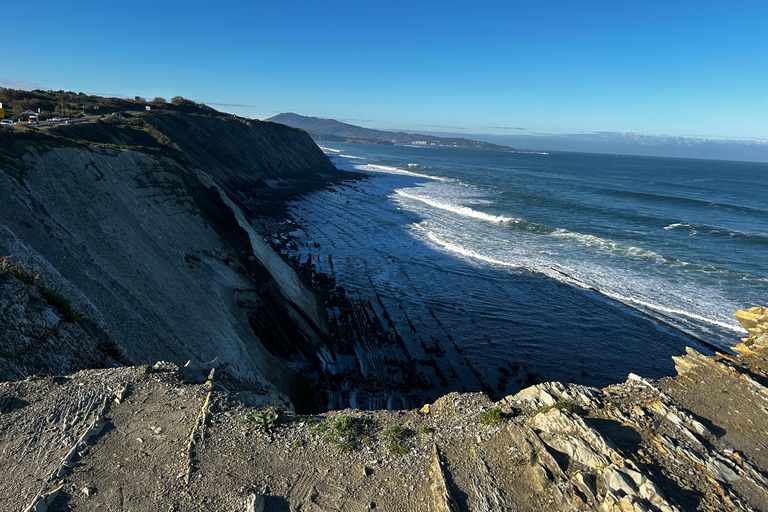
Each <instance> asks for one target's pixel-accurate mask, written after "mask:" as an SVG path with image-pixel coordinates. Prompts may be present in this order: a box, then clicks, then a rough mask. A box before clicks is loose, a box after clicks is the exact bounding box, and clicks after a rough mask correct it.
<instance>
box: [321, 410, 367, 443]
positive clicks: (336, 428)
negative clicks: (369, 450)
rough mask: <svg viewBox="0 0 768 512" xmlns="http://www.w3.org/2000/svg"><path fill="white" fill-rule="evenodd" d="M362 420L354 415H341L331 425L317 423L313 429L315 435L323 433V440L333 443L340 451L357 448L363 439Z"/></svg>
mask: <svg viewBox="0 0 768 512" xmlns="http://www.w3.org/2000/svg"><path fill="white" fill-rule="evenodd" d="M360 427H361V425H360V420H358V419H357V418H354V417H352V416H347V415H344V416H339V417H338V418H336V419H335V420H334V421H333V422H332V423H331V424H330V425H317V426H316V427H314V428H313V429H312V433H313V434H315V435H322V436H323V441H325V442H326V443H329V444H332V445H334V446H335V447H336V449H337V450H339V451H340V452H351V451H352V450H356V449H357V448H358V446H359V443H360V441H361V438H360Z"/></svg>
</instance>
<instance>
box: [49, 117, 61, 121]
mask: <svg viewBox="0 0 768 512" xmlns="http://www.w3.org/2000/svg"><path fill="white" fill-rule="evenodd" d="M50 120H51V121H61V118H60V117H52V118H51V119H50Z"/></svg>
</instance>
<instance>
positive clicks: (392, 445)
mask: <svg viewBox="0 0 768 512" xmlns="http://www.w3.org/2000/svg"><path fill="white" fill-rule="evenodd" d="M407 433H408V431H407V430H406V429H404V428H403V426H402V425H392V426H391V427H387V428H386V429H384V431H383V432H382V433H381V435H382V437H384V439H386V440H387V449H388V450H389V453H391V454H393V455H404V454H406V453H408V452H409V451H410V449H411V447H410V446H408V445H407V444H406V443H405V442H404V441H403V438H404V437H405V436H406V435H407Z"/></svg>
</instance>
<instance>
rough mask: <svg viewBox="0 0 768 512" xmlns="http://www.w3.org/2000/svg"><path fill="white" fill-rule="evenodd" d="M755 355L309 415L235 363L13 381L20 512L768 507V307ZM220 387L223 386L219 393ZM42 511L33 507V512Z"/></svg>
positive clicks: (12, 484)
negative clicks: (194, 376)
mask: <svg viewBox="0 0 768 512" xmlns="http://www.w3.org/2000/svg"><path fill="white" fill-rule="evenodd" d="M739 315H740V316H739V318H740V320H742V323H744V322H745V321H746V322H747V323H748V324H749V325H750V327H749V328H750V330H751V332H752V336H751V337H750V338H749V339H747V341H746V342H745V344H744V345H740V346H739V347H737V351H738V352H739V353H740V355H736V356H732V355H725V354H718V355H716V356H703V355H701V354H699V353H697V352H695V351H693V350H689V351H688V353H687V354H685V355H683V356H680V357H677V358H675V361H676V363H677V367H678V374H677V375H676V376H674V377H665V378H663V379H660V380H657V381H650V380H647V379H644V378H642V377H640V376H637V375H630V376H629V378H628V379H627V381H626V382H624V383H620V384H615V385H612V386H608V387H606V388H604V389H596V388H589V387H584V386H579V385H574V384H560V383H557V382H550V383H544V384H538V385H535V386H532V387H529V388H526V389H524V390H522V391H520V392H519V393H517V394H515V395H511V396H508V397H506V398H504V399H502V400H501V401H499V402H496V403H492V402H491V401H489V400H488V398H487V397H486V396H485V395H482V394H480V393H470V394H458V393H451V394H448V395H446V396H443V397H442V398H439V399H438V400H436V401H434V402H433V403H430V404H427V405H425V406H424V407H422V408H421V410H419V411H416V410H413V411H360V410H344V411H333V412H328V413H325V414H321V415H314V416H307V415H296V414H294V413H292V412H290V411H285V410H281V409H279V408H275V407H271V406H268V405H265V402H266V403H269V400H268V399H266V395H265V393H266V392H267V390H266V389H263V388H261V389H260V388H258V386H253V385H248V386H244V385H243V383H242V382H240V381H238V380H237V379H234V378H233V377H232V375H231V374H230V373H229V371H228V369H227V368H226V367H222V366H218V367H215V365H214V366H204V367H198V368H196V370H197V372H192V373H198V374H199V375H200V377H199V380H198V381H197V382H190V381H189V380H186V381H185V380H183V378H182V377H184V376H185V375H187V376H188V375H190V372H189V369H187V370H185V369H179V368H178V367H177V366H176V365H173V364H170V363H157V364H155V365H153V366H148V365H147V366H143V367H132V368H131V367H125V368H115V369H102V370H88V371H81V372H79V373H76V374H74V375H71V376H68V377H57V378H53V377H51V378H44V379H31V380H26V381H20V382H5V383H2V384H0V411H2V415H0V453H2V457H0V470H2V472H3V475H4V478H3V479H1V480H0V498H2V500H3V503H4V504H6V507H8V509H9V510H22V509H23V510H38V511H39V510H72V509H74V510H78V509H87V510H96V509H100V508H104V509H107V510H109V509H116V510H127V509H130V510H134V511H144V510H146V511H150V510H152V511H153V510H222V511H224V510H228V511H229V510H242V511H255V510H267V511H276V510H286V511H287V510H301V511H304V510H311V511H324V510H328V511H330V510H372V509H376V510H404V511H408V510H414V511H416V510H418V511H441V512H445V511H483V510H487V511H491V510H520V511H541V510H567V511H577V510H600V511H610V512H620V511H621V512H626V511H636V512H640V511H664V512H676V511H681V512H682V511H693V510H705V511H721V510H722V511H726V510H743V511H755V510H768V479H767V478H766V471H767V470H768V442H767V441H766V432H768V414H767V413H766V402H767V401H768V388H766V385H768V374H766V373H765V369H766V368H767V367H768V346H766V344H765V341H766V333H767V332H768V321H766V310H765V308H755V309H753V310H750V311H749V312H740V313H739ZM202 380H205V382H202ZM24 507H27V508H26V509H25V508H24Z"/></svg>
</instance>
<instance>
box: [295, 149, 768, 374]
mask: <svg viewBox="0 0 768 512" xmlns="http://www.w3.org/2000/svg"><path fill="white" fill-rule="evenodd" d="M322 147H323V149H324V151H325V152H326V154H327V155H328V156H329V157H330V158H331V159H332V160H333V162H334V163H335V164H336V165H337V167H339V168H342V169H349V170H355V171H361V172H364V173H366V174H368V175H369V178H368V179H366V180H362V181H357V182H353V183H348V184H346V185H342V186H336V187H334V188H332V189H329V190H325V191H322V192H318V193H315V194H312V195H310V196H308V197H305V198H303V199H302V200H300V201H297V202H295V203H293V204H292V207H291V209H292V212H293V215H294V217H295V218H296V219H297V221H298V222H299V224H300V225H301V229H300V230H297V232H296V233H295V234H296V235H297V236H298V237H299V241H300V243H299V245H298V248H297V249H296V250H295V251H294V253H295V254H296V255H299V256H301V257H304V256H306V254H307V253H311V254H313V257H314V261H315V263H316V265H317V266H318V267H319V268H318V270H321V271H325V272H328V273H332V274H333V275H334V277H335V278H336V281H337V284H339V285H341V286H344V287H345V288H346V289H349V290H356V291H358V292H360V293H361V294H362V295H363V297H367V298H369V299H371V300H375V301H376V302H378V303H380V304H381V306H382V307H384V308H386V309H387V310H388V311H389V312H390V313H391V316H392V319H393V322H394V327H395V328H396V329H398V331H399V332H400V334H401V335H403V338H404V339H406V342H409V341H410V342H411V343H417V340H418V339H419V337H421V338H420V339H421V341H423V340H424V338H425V337H431V338H432V339H438V340H439V339H443V340H445V339H448V340H450V341H451V342H452V343H453V344H455V345H456V346H457V347H458V348H459V349H460V350H462V351H463V352H464V353H465V354H467V357H468V359H469V360H470V361H471V362H472V364H473V365H475V366H476V367H477V368H478V369H479V371H480V372H481V373H482V374H483V376H484V377H485V378H486V379H487V380H488V381H492V382H495V380H496V379H497V378H498V379H502V380H503V377H501V375H502V374H500V373H499V371H501V372H502V373H503V374H507V373H508V372H509V371H510V369H513V370H518V369H519V368H522V369H523V370H524V372H526V373H527V374H528V375H534V376H540V377H541V378H546V379H552V378H554V379H559V380H570V381H574V382H582V383H586V384H592V385H603V384H607V383H609V382H613V381H616V380H623V379H624V378H625V377H626V374H627V373H628V372H630V371H632V372H635V373H640V374H642V375H645V376H648V377H659V376H661V375H664V374H669V373H671V372H672V367H673V364H672V361H671V358H670V356H671V355H676V354H679V353H681V352H682V351H684V349H685V346H694V347H695V348H697V349H699V350H705V351H706V350H708V349H712V348H719V349H724V350H727V348H728V347H729V346H732V345H734V344H735V343H737V342H738V341H739V337H740V336H743V335H744V334H745V333H744V331H743V330H742V329H741V328H740V327H739V326H738V323H737V322H736V321H735V320H734V318H733V313H734V311H736V310H737V309H744V308H748V307H751V306H754V305H761V304H762V305H764V304H765V302H766V301H768V189H767V188H766V187H765V186H764V185H763V184H764V183H765V182H766V179H768V164H758V163H744V162H727V161H707V160H688V159H670V158H649V157H636V156H624V155H596V154H577V153H554V152H553V153H549V154H543V153H532V152H504V151H491V150H477V149H465V148H447V147H407V146H369V145H357V144H331V143H322ZM502 368H503V369H504V370H501V369H502Z"/></svg>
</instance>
